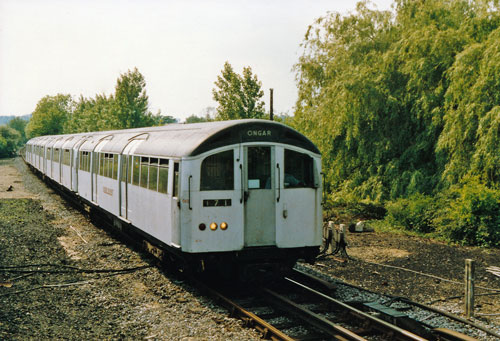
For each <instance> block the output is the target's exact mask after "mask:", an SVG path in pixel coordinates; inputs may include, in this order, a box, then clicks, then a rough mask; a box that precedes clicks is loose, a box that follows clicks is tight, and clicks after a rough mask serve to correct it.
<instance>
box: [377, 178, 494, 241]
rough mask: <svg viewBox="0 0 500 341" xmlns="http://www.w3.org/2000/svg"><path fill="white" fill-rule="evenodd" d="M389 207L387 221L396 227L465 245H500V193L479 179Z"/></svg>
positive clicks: (417, 195)
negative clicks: (437, 193) (433, 194)
mask: <svg viewBox="0 0 500 341" xmlns="http://www.w3.org/2000/svg"><path fill="white" fill-rule="evenodd" d="M386 207H387V216H386V218H385V222H386V223H388V224H390V225H392V226H393V227H399V228H403V229H405V230H409V231H415V232H420V233H432V234H433V236H436V237H438V238H443V239H445V240H447V241H448V242H452V243H458V244H463V245H475V246H486V247H489V246H499V245H500V190H497V189H492V188H489V187H487V186H486V185H485V184H483V183H481V182H480V181H479V180H478V179H476V178H466V179H465V181H464V182H462V184H460V185H457V186H454V187H452V188H450V189H448V190H445V191H444V192H443V193H441V194H439V195H436V196H426V195H422V194H416V195H412V196H410V197H408V198H404V199H398V200H396V201H393V202H389V203H387V205H386Z"/></svg>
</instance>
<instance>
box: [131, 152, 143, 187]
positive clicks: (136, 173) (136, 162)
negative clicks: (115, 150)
mask: <svg viewBox="0 0 500 341" xmlns="http://www.w3.org/2000/svg"><path fill="white" fill-rule="evenodd" d="M140 160H141V158H140V157H139V156H134V162H133V167H134V169H133V172H134V173H133V175H132V177H133V178H132V184H133V185H136V186H139V179H140V169H141V166H140Z"/></svg>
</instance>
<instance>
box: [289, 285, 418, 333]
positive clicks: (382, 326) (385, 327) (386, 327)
mask: <svg viewBox="0 0 500 341" xmlns="http://www.w3.org/2000/svg"><path fill="white" fill-rule="evenodd" d="M285 280H287V281H288V282H290V283H292V284H294V285H296V286H298V287H300V288H302V289H304V290H306V291H307V292H310V293H312V294H313V295H316V296H319V297H321V298H323V299H325V300H327V301H328V302H330V303H333V304H334V305H336V306H338V307H340V308H342V309H345V310H347V311H349V312H350V313H351V314H353V315H354V316H357V317H358V318H360V319H362V320H365V321H369V322H371V323H373V325H374V326H378V327H379V328H378V329H379V330H380V331H382V332H387V331H390V332H392V333H394V334H395V335H399V336H400V339H402V340H415V341H426V340H427V339H425V338H422V337H420V336H418V335H416V334H413V333H411V332H409V331H407V330H405V329H402V328H400V327H398V326H395V325H393V324H390V323H388V322H386V321H384V320H381V319H379V318H377V317H375V316H372V315H369V314H366V313H365V312H363V311H361V310H359V309H356V308H354V307H351V306H350V305H348V304H345V303H344V302H341V301H339V300H336V299H334V298H332V297H330V296H327V295H325V294H323V293H321V292H319V291H316V290H314V289H311V288H309V287H307V286H305V285H303V284H301V283H299V282H296V281H294V280H293V279H291V278H288V277H285Z"/></svg>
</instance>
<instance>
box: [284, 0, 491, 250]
mask: <svg viewBox="0 0 500 341" xmlns="http://www.w3.org/2000/svg"><path fill="white" fill-rule="evenodd" d="M394 6H395V7H394V12H390V11H377V10H373V9H371V8H372V6H371V5H370V4H369V3H367V2H360V3H358V5H357V11H356V13H352V14H350V15H347V16H342V15H340V14H337V13H330V14H328V15H326V16H325V17H322V18H320V19H318V20H317V21H316V22H315V23H314V24H313V25H312V26H311V27H309V30H308V31H307V34H306V36H305V40H304V43H303V51H304V52H303V55H302V56H301V57H300V60H299V62H298V63H297V65H296V67H295V69H296V72H297V84H298V90H299V98H298V101H297V105H296V112H295V119H294V123H293V124H294V126H295V127H296V128H297V129H298V130H300V131H301V132H303V133H304V134H306V135H307V136H309V137H310V138H311V139H312V140H313V141H314V142H315V143H316V144H317V145H318V146H319V148H320V150H321V152H322V155H323V161H324V164H323V167H324V171H325V173H326V177H327V182H328V184H329V188H330V192H331V195H332V197H333V198H338V197H341V198H344V200H346V201H350V202H356V201H365V202H374V203H379V204H386V206H387V209H388V212H389V213H388V216H387V222H389V223H391V224H393V225H396V226H401V227H403V228H405V229H408V230H412V231H418V232H420V233H434V234H437V235H440V236H442V237H444V238H447V239H448V240H450V241H455V242H460V243H464V244H478V245H498V242H499V239H498V232H497V231H498V230H499V229H500V223H499V222H500V220H499V217H500V214H499V204H500V202H499V201H498V198H499V197H500V192H499V191H498V185H499V182H500V143H499V142H500V134H499V131H500V13H499V2H498V1H497V0H495V1H487V0H475V1H468V0H454V1H450V0H430V1H412V0H397V1H396V2H395V4H394ZM470 179H475V180H474V181H472V180H470ZM471 181H472V182H471Z"/></svg>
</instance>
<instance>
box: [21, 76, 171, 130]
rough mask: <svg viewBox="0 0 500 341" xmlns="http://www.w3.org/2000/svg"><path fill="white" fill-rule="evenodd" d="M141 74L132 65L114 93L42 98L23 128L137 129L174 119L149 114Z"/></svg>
mask: <svg viewBox="0 0 500 341" xmlns="http://www.w3.org/2000/svg"><path fill="white" fill-rule="evenodd" d="M148 107H149V103H148V96H147V94H146V82H145V80H144V76H143V75H142V74H141V73H140V72H139V71H138V70H137V68H135V69H134V70H133V71H130V70H129V71H127V72H126V73H123V74H121V75H120V77H119V78H118V80H117V82H116V86H115V93H114V94H111V95H109V96H108V95H106V94H97V95H96V96H95V97H94V98H86V97H83V96H80V97H79V99H78V100H76V101H75V100H73V99H72V98H71V96H70V95H61V94H59V95H57V96H46V97H44V98H42V99H41V100H40V101H39V102H38V104H37V107H36V109H35V111H34V112H33V116H32V118H31V120H30V121H29V123H28V126H27V127H26V132H27V134H28V136H29V137H34V136H39V135H50V134H52V135H53V134H62V133H77V132H85V131H103V130H113V129H126V128H138V127H146V126H152V125H161V124H167V123H172V122H175V119H174V118H173V117H171V116H162V115H160V113H158V114H157V115H153V114H152V113H151V112H150V111H149V109H148Z"/></svg>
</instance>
